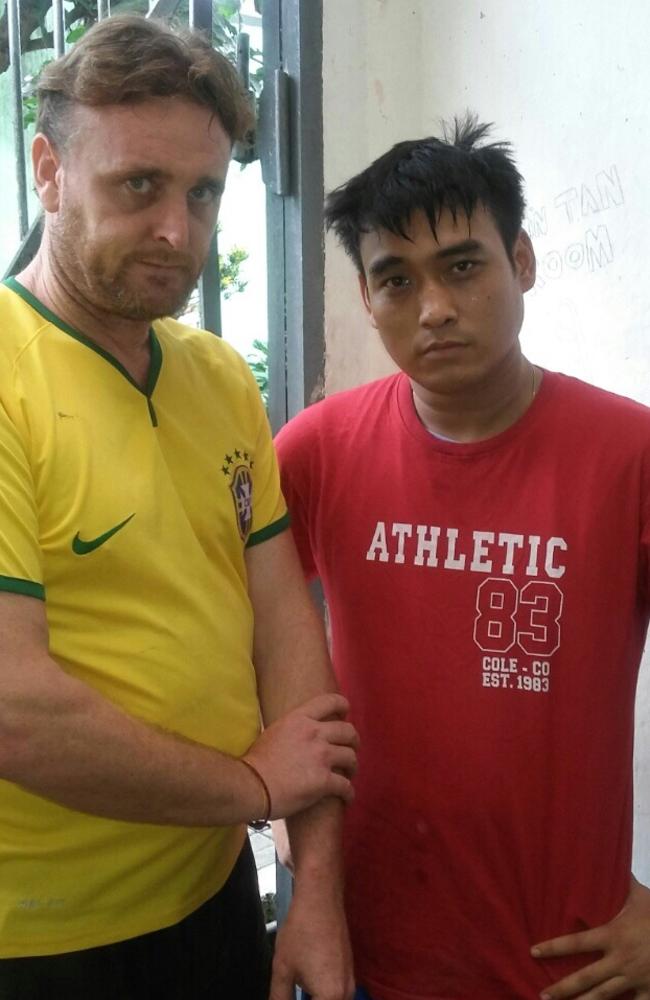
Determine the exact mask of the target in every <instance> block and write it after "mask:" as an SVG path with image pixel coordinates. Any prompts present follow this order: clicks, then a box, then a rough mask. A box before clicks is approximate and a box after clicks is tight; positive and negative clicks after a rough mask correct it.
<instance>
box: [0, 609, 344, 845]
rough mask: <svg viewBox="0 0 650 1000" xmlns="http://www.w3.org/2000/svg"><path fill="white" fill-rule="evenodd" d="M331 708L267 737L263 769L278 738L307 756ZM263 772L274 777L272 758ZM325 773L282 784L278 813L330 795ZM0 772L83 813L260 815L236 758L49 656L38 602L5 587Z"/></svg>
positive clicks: (141, 818) (223, 820) (222, 820)
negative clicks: (161, 723)
mask: <svg viewBox="0 0 650 1000" xmlns="http://www.w3.org/2000/svg"><path fill="white" fill-rule="evenodd" d="M330 711H332V707H331V704H330V702H329V700H326V703H322V700H320V701H316V702H313V703H312V704H311V705H310V706H305V707H304V710H303V709H300V710H297V711H296V712H293V713H290V715H289V716H287V717H286V718H284V719H282V720H281V721H279V722H278V723H277V724H276V725H275V726H273V727H271V729H269V730H268V731H267V732H266V733H264V743H265V746H266V747H267V749H266V750H264V749H263V750H262V759H263V760H264V762H265V763H264V768H265V769H266V766H267V765H266V761H267V758H268V756H269V753H271V754H272V753H273V752H274V749H275V747H276V745H277V744H280V745H281V746H282V747H285V746H290V747H293V749H294V751H295V753H297V754H298V755H300V754H301V753H303V752H305V753H307V755H308V756H309V750H310V747H307V748H306V749H305V748H303V746H302V744H303V741H304V739H305V736H304V730H305V728H306V727H313V728H315V730H316V732H317V734H319V735H320V733H321V729H320V728H319V727H320V726H321V724H320V723H319V722H318V717H319V716H321V717H324V716H325V715H326V714H327V713H328V712H330ZM314 716H315V717H316V718H315V719H314V718H313V717H314ZM305 719H307V721H305ZM325 725H329V723H325ZM268 773H269V780H273V777H272V776H273V774H274V768H273V762H272V761H271V762H270V764H269V768H268ZM330 776H331V777H333V778H334V779H338V778H339V776H338V775H330V774H329V773H325V771H324V769H321V770H320V771H319V772H318V774H317V775H316V777H315V784H312V785H310V784H309V782H308V781H307V780H305V781H303V782H302V783H301V782H296V783H295V784H294V785H293V786H292V787H289V785H290V782H287V783H286V784H285V785H283V786H282V788H281V789H280V788H279V790H278V795H277V796H276V803H275V804H276V807H277V809H278V810H280V811H279V812H278V813H277V815H282V814H283V813H290V812H293V811H295V810H296V809H300V808H304V806H305V805H306V804H310V803H311V802H312V801H316V800H318V799H319V798H321V797H322V795H323V794H325V793H326V791H328V790H330V791H335V789H333V788H332V785H331V782H330V781H329V778H330ZM0 777H2V778H4V779H6V780H8V781H11V782H14V783H16V784H18V785H21V786H22V787H24V788H26V789H28V790H30V791H32V792H35V793H37V794H39V795H42V796H44V797H45V798H50V799H53V800H54V801H56V802H59V803H61V804H62V805H66V806H68V807H70V808H73V809H77V810H80V811H82V812H89V813H93V814H95V815H100V816H108V817H110V818H113V819H123V820H131V821H136V822H150V823H162V824H173V825H180V826H224V825H231V824H236V823H242V822H245V821H247V820H250V819H254V818H257V817H258V816H259V814H260V812H261V810H262V808H263V801H264V798H263V793H262V791H261V789H260V786H259V783H258V781H257V779H256V778H255V776H254V775H253V774H252V773H251V772H250V771H249V770H248V769H247V768H246V767H245V766H244V765H242V764H241V763H240V762H239V761H238V760H236V759H235V758H232V757H229V756H228V755H227V754H222V753H219V752H218V751H216V750H214V749H212V748H209V747H206V746H203V745H201V744H197V743H194V742H192V741H188V740H185V739H183V738H181V737H179V736H176V735H174V734H173V733H168V732H165V731H161V730H158V729H156V728H155V727H153V726H149V725H148V724H145V723H143V722H141V721H139V720H138V719H135V718H133V717H131V716H129V715H127V714H126V713H125V712H123V711H122V710H121V709H119V708H118V707H116V706H115V705H113V704H112V703H111V702H109V701H108V700H107V699H105V698H103V697H102V696H101V695H100V694H99V693H98V692H96V691H95V690H94V689H93V688H91V687H90V686H88V685H86V684H84V683H83V682H81V681H78V680H76V679H75V678H73V677H70V676H69V675H68V674H66V673H65V672H64V671H63V670H62V669H61V668H60V667H59V666H58V664H57V663H56V662H55V661H54V660H53V659H52V658H51V657H50V656H49V654H48V633H47V623H46V618H45V608H44V605H43V604H42V603H41V602H40V601H38V600H36V599H34V598H30V597H23V596H19V595H15V594H7V593H2V594H0ZM313 777H314V775H312V774H310V778H313Z"/></svg>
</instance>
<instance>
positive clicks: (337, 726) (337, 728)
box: [320, 722, 359, 749]
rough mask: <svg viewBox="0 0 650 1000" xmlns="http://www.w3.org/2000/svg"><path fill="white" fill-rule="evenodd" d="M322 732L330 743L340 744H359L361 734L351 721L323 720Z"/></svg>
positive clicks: (346, 745)
mask: <svg viewBox="0 0 650 1000" xmlns="http://www.w3.org/2000/svg"><path fill="white" fill-rule="evenodd" d="M320 733H321V735H322V736H323V738H324V739H326V740H327V742H328V743H332V744H335V745H338V746H345V747H354V749H356V748H357V747H358V746H359V736H358V734H357V731H356V729H355V728H354V726H353V725H352V723H351V722H321V724H320Z"/></svg>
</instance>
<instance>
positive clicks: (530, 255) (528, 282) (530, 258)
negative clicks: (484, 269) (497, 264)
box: [512, 229, 537, 292]
mask: <svg viewBox="0 0 650 1000" xmlns="http://www.w3.org/2000/svg"><path fill="white" fill-rule="evenodd" d="M512 257H513V261H514V267H515V273H516V275H517V277H518V278H519V285H520V287H521V290H522V292H528V291H530V289H531V288H532V287H533V285H534V284H535V274H536V272H537V261H536V259H535V251H534V250H533V244H532V243H531V240H530V236H529V235H528V233H527V232H526V230H525V229H520V230H519V236H518V237H517V239H516V241H515V246H514V250H513V255H512Z"/></svg>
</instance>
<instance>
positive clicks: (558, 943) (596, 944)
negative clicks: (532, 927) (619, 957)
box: [530, 927, 606, 958]
mask: <svg viewBox="0 0 650 1000" xmlns="http://www.w3.org/2000/svg"><path fill="white" fill-rule="evenodd" d="M604 937H605V934H604V929H603V928H601V927H595V928H594V929H593V930H590V931H581V932H580V933H579V934H565V935H564V936H563V937H557V938H551V940H550V941H542V942H540V944H535V945H533V947H532V948H531V949H530V953H531V955H532V956H533V958H557V957H558V956H560V955H582V954H584V953H585V952H590V951H602V950H603V946H604V944H605V943H606V942H605V941H604V940H603V939H604Z"/></svg>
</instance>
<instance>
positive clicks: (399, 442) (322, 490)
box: [277, 118, 650, 1000]
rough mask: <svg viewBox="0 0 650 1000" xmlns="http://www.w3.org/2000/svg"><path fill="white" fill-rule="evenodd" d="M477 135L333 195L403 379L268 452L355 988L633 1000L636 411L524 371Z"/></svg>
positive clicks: (648, 973)
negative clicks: (279, 491)
mask: <svg viewBox="0 0 650 1000" xmlns="http://www.w3.org/2000/svg"><path fill="white" fill-rule="evenodd" d="M487 131H488V129H487V127H486V126H482V125H478V124H477V123H476V121H475V120H473V119H472V118H468V119H467V120H466V121H464V122H457V123H456V129H455V134H454V135H453V136H451V137H445V138H444V139H443V140H439V139H435V138H429V139H423V140H417V141H413V142H403V143H400V144H398V145H397V146H395V147H393V149H391V150H389V151H388V152H387V153H386V154H384V155H383V156H381V157H380V158H379V159H378V160H376V161H375V162H374V163H372V164H371V165H370V166H369V167H368V168H367V169H366V170H364V171H363V173H361V174H359V175H358V176H357V177H354V178H353V179H352V180H350V181H349V182H348V183H347V184H345V185H343V186H342V187H341V188H339V189H338V190H336V191H334V192H333V194H331V195H330V196H329V198H328V202H327V211H326V218H327V223H328V225H329V226H330V227H332V228H333V229H334V231H335V232H336V234H337V235H338V236H339V238H340V240H341V242H342V244H343V246H344V248H345V250H346V251H347V253H348V254H349V255H350V256H351V258H352V260H353V261H354V263H355V265H356V267H357V270H358V273H359V283H360V288H361V294H362V296H363V300H364V303H365V306H366V309H367V311H368V314H369V316H370V320H371V323H372V325H373V326H374V327H375V328H376V329H377V331H378V333H379V336H380V338H381V340H382V342H383V344H384V346H385V347H386V349H387V350H388V353H389V354H390V356H391V357H392V358H393V360H394V361H395V363H396V365H397V367H398V368H399V369H400V371H399V373H398V374H396V375H394V376H391V377H389V378H386V379H381V380H379V381H377V382H374V383H371V384H370V385H366V386H362V387H360V388H358V389H354V390H352V391H350V392H344V393H339V394H337V395H335V396H332V397H330V398H329V399H327V400H324V401H323V402H320V403H318V404H316V405H314V406H312V407H309V408H308V409H307V410H305V411H304V412H303V413H302V414H300V415H299V416H298V417H296V418H295V419H294V420H293V421H291V422H290V423H289V424H288V426H287V427H286V428H284V429H283V431H282V432H281V433H280V435H279V437H278V439H277V446H278V451H279V455H280V461H281V466H282V471H283V486H284V490H285V495H286V498H287V501H288V504H289V507H290V510H291V515H292V521H293V527H294V534H295V536H296V539H297V542H298V546H299V549H300V553H301V557H302V562H303V567H304V569H305V572H306V574H307V575H309V576H318V577H320V579H321V581H322V584H323V588H324V592H325V596H326V599H327V603H328V607H329V613H330V619H331V629H332V645H333V658H334V665H335V668H336V671H337V674H338V678H339V681H340V683H341V686H342V688H343V690H344V692H345V693H346V694H347V696H348V698H349V700H350V702H351V705H352V718H353V720H354V722H355V724H356V726H357V727H358V729H359V732H360V735H361V750H360V756H359V773H358V776H357V780H356V797H355V801H354V803H353V804H352V805H351V806H350V807H349V809H348V814H347V820H346V831H345V865H346V883H347V889H346V893H347V899H346V905H347V913H348V919H349V923H350V930H351V936H352V943H353V949H354V953H355V967H356V975H357V982H358V983H359V986H360V988H362V989H363V990H364V991H365V993H364V996H365V995H367V996H369V997H371V998H372V1000H507V998H517V1000H533V998H535V997H539V996H540V995H541V996H543V997H548V998H552V1000H561V998H564V997H580V998H582V1000H596V998H601V997H627V998H630V997H632V996H636V997H642V998H648V997H650V891H648V889H646V888H645V887H643V886H641V885H640V884H639V883H638V882H637V881H636V880H635V879H634V878H633V876H632V875H631V843H632V751H633V722H634V694H635V684H636V677H637V671H638V667H639V662H640V658H641V654H642V650H643V644H644V640H645V634H646V627H647V621H648V605H649V592H650V567H649V554H650V471H649V470H650V411H648V410H647V409H646V408H645V407H643V406H640V405H639V404H637V403H633V402H631V401H630V400H627V399H623V398H620V397H617V396H614V395H612V394H610V393H606V392H604V391H602V390H599V389H595V388H594V387H592V386H588V385H586V384H584V383H581V382H579V381H577V380H575V379H572V378H568V377H566V376H563V375H559V374H557V373H553V372H545V371H543V370H542V369H541V368H539V367H538V366H536V365H534V364H532V363H531V362H530V361H528V360H527V359H526V358H525V357H524V356H523V355H522V352H521V348H520V344H519V332H520V328H521V325H522V320H523V294H524V293H525V292H526V291H528V290H529V289H530V288H531V287H532V285H533V283H534V280H535V257H534V253H533V248H532V246H531V242H530V239H529V238H528V236H527V235H526V233H525V232H524V231H523V230H522V228H521V225H522V216H523V209H524V198H523V192H522V180H521V177H520V175H519V173H518V172H517V169H516V167H515V165H514V162H513V160H512V158H511V154H510V152H509V148H508V147H507V145H504V144H498V143H494V144H491V145H488V144H486V142H485V137H486V132H487ZM544 942H545V943H544ZM635 991H636V992H635Z"/></svg>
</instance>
